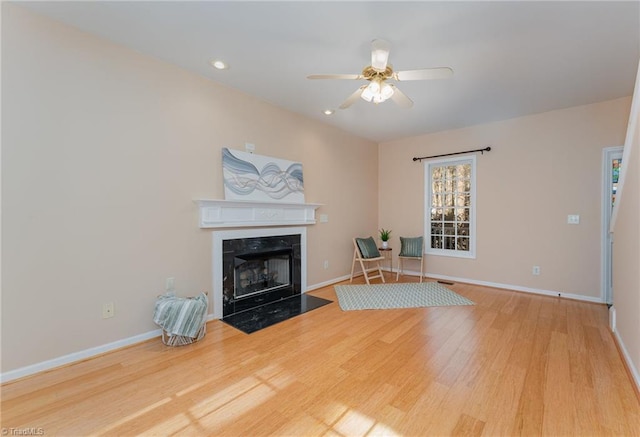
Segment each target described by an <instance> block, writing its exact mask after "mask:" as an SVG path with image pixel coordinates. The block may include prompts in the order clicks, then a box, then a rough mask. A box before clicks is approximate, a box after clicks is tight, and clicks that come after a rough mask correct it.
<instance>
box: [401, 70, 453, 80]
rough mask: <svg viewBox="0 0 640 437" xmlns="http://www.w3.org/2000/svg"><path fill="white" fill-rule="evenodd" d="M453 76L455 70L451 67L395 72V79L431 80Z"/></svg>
mask: <svg viewBox="0 0 640 437" xmlns="http://www.w3.org/2000/svg"><path fill="white" fill-rule="evenodd" d="M451 76H453V70H452V69H451V68H449V67H439V68H423V69H421V70H406V71H396V72H395V73H394V74H393V77H394V78H395V80H400V81H402V80H429V79H447V78H449V77H451Z"/></svg>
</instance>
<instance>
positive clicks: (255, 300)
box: [222, 234, 331, 334]
mask: <svg viewBox="0 0 640 437" xmlns="http://www.w3.org/2000/svg"><path fill="white" fill-rule="evenodd" d="M222 252H223V253H222V321H223V322H225V323H227V324H229V325H231V326H233V327H234V328H237V329H239V330H241V331H243V332H245V333H247V334H250V333H252V332H255V331H259V330H260V329H263V328H266V327H268V326H271V325H274V324H276V323H279V322H282V321H284V320H288V319H290V318H292V317H295V316H298V315H300V314H303V313H305V312H307V311H311V310H314V309H316V308H320V307H321V306H324V305H326V304H329V303H331V301H330V300H327V299H322V298H319V297H315V296H308V295H307V294H305V293H302V245H301V236H300V234H292V235H277V236H265V237H252V238H239V239H230V240H222Z"/></svg>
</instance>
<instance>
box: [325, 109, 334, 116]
mask: <svg viewBox="0 0 640 437" xmlns="http://www.w3.org/2000/svg"><path fill="white" fill-rule="evenodd" d="M334 112H335V111H334V110H333V109H325V110H324V111H322V113H323V114H324V115H331V114H333V113H334Z"/></svg>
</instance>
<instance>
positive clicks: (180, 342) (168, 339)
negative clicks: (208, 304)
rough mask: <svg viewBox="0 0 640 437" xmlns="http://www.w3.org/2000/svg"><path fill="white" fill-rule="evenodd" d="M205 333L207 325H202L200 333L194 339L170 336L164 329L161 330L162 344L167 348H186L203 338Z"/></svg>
mask: <svg viewBox="0 0 640 437" xmlns="http://www.w3.org/2000/svg"><path fill="white" fill-rule="evenodd" d="M206 333H207V324H206V323H205V324H203V325H202V328H200V331H198V336H197V337H195V338H191V337H185V336H183V335H171V334H169V333H168V332H167V331H165V330H164V329H163V330H162V342H163V343H164V344H166V345H167V346H186V345H188V344H192V343H195V342H196V341H199V340H201V339H202V337H204V335H205V334H206Z"/></svg>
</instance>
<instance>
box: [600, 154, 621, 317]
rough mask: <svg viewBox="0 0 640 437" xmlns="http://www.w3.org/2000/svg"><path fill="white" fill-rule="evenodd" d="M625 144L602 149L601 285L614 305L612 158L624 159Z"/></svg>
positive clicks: (602, 294)
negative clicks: (611, 228)
mask: <svg viewBox="0 0 640 437" xmlns="http://www.w3.org/2000/svg"><path fill="white" fill-rule="evenodd" d="M623 149H624V147H623V146H614V147H605V148H604V149H602V195H601V198H602V199H601V202H602V203H601V205H602V207H601V208H602V220H601V222H602V231H601V274H600V278H601V286H600V298H601V299H602V301H603V302H604V303H606V304H608V305H610V306H611V305H613V284H612V278H613V276H612V268H613V262H612V252H613V248H612V247H611V245H612V244H613V233H611V232H610V227H611V213H612V208H611V184H612V183H613V180H612V179H613V172H612V170H611V160H613V159H615V158H620V159H622V151H623Z"/></svg>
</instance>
